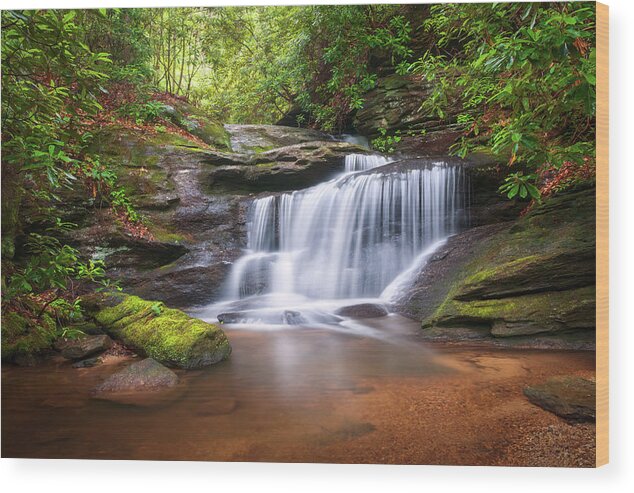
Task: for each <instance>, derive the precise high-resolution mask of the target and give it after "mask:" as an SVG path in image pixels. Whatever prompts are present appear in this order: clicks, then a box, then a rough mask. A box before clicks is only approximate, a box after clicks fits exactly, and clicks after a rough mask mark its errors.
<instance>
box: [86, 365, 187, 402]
mask: <svg viewBox="0 0 634 493" xmlns="http://www.w3.org/2000/svg"><path fill="white" fill-rule="evenodd" d="M178 383H179V381H178V376H177V375H176V373H174V372H173V371H172V370H170V369H169V368H166V367H165V366H163V365H161V364H160V363H158V362H157V361H155V360H153V359H151V358H147V359H144V360H142V361H138V362H136V363H132V364H131V365H129V366H127V367H125V368H124V369H123V370H120V371H118V372H116V373H114V374H113V375H111V376H110V377H108V378H107V379H106V380H105V381H104V382H103V383H102V384H100V385H98V386H97V387H96V388H95V389H94V390H93V393H92V396H93V397H94V398H96V399H100V400H107V401H111V402H115V403H118V404H125V405H132V406H138V407H160V406H165V405H169V404H171V403H172V402H173V401H175V400H176V399H178V398H179V397H181V396H182V395H183V392H184V390H185V388H184V387H183V385H178Z"/></svg>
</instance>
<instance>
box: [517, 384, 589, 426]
mask: <svg viewBox="0 0 634 493" xmlns="http://www.w3.org/2000/svg"><path fill="white" fill-rule="evenodd" d="M524 395H525V396H526V397H527V398H528V400H529V401H530V402H532V403H533V404H535V405H536V406H539V407H541V408H542V409H545V410H547V411H550V412H552V413H554V414H556V415H557V416H560V417H562V418H564V419H565V420H567V421H571V422H582V421H590V422H594V421H595V420H596V383H595V382H593V381H590V380H586V379H585V378H580V377H575V376H565V377H555V378H551V379H549V380H547V381H546V382H545V383H543V384H540V385H533V386H529V387H526V388H525V389H524Z"/></svg>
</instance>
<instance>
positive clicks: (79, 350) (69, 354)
mask: <svg viewBox="0 0 634 493" xmlns="http://www.w3.org/2000/svg"><path fill="white" fill-rule="evenodd" d="M110 346H112V339H110V337H108V336H107V335H96V336H87V337H82V338H81V339H74V340H69V341H63V342H61V343H59V344H58V345H57V349H58V350H59V351H61V353H62V356H63V357H64V358H66V359H70V360H80V359H84V358H86V357H88V356H91V355H93V354H97V353H101V352H103V351H105V350H106V349H109V348H110Z"/></svg>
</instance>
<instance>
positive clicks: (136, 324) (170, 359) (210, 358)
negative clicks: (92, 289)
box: [87, 294, 231, 369]
mask: <svg viewBox="0 0 634 493" xmlns="http://www.w3.org/2000/svg"><path fill="white" fill-rule="evenodd" d="M90 304H91V303H87V306H89V307H90V308H91V309H92V310H93V317H94V319H95V321H96V322H97V323H98V324H99V325H100V326H101V327H102V328H103V330H104V331H105V332H106V333H108V334H109V335H110V336H111V337H112V338H114V339H118V340H120V341H122V342H123V343H124V344H125V345H126V346H129V347H131V348H134V349H135V350H137V351H139V352H141V353H143V354H144V355H147V356H149V357H151V358H153V359H155V360H156V361H159V362H160V363H163V364H165V365H168V366H175V367H178V368H184V369H194V368H202V367H205V366H209V365H213V364H215V363H218V362H220V361H222V360H224V359H227V358H228V357H229V355H230V354H231V346H230V345H229V341H228V340H227V337H226V336H225V334H224V332H223V331H222V330H221V329H220V327H218V326H217V325H213V324H209V323H207V322H203V321H202V320H198V319H195V318H192V317H190V316H188V315H186V314H185V313H184V312H182V311H180V310H175V309H171V308H167V307H165V306H164V305H163V303H160V302H153V301H146V300H143V299H141V298H139V297H137V296H129V295H124V294H111V295H107V296H106V297H105V298H104V299H102V300H99V301H98V302H97V303H96V304H95V303H92V305H93V306H90ZM103 305H105V306H103Z"/></svg>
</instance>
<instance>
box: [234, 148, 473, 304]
mask: <svg viewBox="0 0 634 493" xmlns="http://www.w3.org/2000/svg"><path fill="white" fill-rule="evenodd" d="M388 162H389V161H388V160H387V159H386V158H384V157H382V156H366V155H361V154H358V155H357V154H354V155H350V156H348V158H347V159H346V163H345V173H343V174H342V175H341V176H339V177H338V178H336V179H334V180H331V181H328V182H325V183H322V184H320V185H317V186H314V187H312V188H308V189H305V190H299V191H296V192H292V193H285V194H281V195H272V196H268V197H264V198H259V199H256V200H255V201H254V202H253V204H252V206H251V210H250V214H249V220H248V225H247V228H248V245H247V251H246V252H245V254H244V255H243V256H242V257H241V258H240V259H239V260H238V261H237V262H236V263H235V264H234V266H233V269H232V271H231V274H230V277H229V279H228V284H227V295H228V297H229V298H230V299H234V300H235V299H238V298H244V297H247V296H251V295H262V294H274V295H275V294H280V295H300V296H303V297H306V298H309V299H318V300H333V299H346V298H377V297H379V296H380V295H381V294H382V293H383V292H384V291H385V290H386V288H387V287H388V286H390V284H391V283H393V282H395V280H398V282H402V279H403V276H404V275H405V274H406V273H407V272H408V271H411V269H412V266H413V264H414V263H415V260H416V259H419V260H421V259H422V258H423V257H421V255H422V254H424V253H425V251H426V250H428V249H429V248H430V247H431V246H432V245H434V244H436V243H438V242H439V241H441V240H444V239H445V238H447V237H448V236H449V235H451V234H453V233H455V232H457V231H458V230H459V229H460V228H461V227H462V226H463V223H464V220H465V217H466V216H465V205H466V204H465V195H466V193H465V192H466V188H467V187H466V184H465V175H464V170H463V169H462V167H460V166H451V165H447V164H445V163H443V162H432V161H420V163H419V164H420V165H417V166H416V167H414V168H413V169H399V168H393V169H384V168H382V166H383V165H385V164H387V163H388ZM388 291H389V292H392V291H393V290H388Z"/></svg>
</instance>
